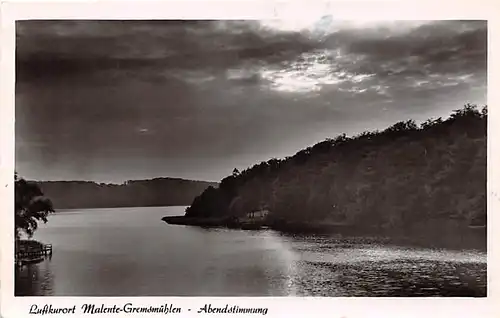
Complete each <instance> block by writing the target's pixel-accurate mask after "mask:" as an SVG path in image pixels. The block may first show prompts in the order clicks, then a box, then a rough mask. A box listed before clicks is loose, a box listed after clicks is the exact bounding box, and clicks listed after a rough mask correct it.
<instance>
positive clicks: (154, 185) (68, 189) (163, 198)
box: [36, 178, 218, 210]
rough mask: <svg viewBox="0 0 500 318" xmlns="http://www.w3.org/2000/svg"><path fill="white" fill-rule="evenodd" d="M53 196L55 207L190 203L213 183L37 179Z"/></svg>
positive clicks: (46, 193) (43, 189) (44, 189)
mask: <svg viewBox="0 0 500 318" xmlns="http://www.w3.org/2000/svg"><path fill="white" fill-rule="evenodd" d="M36 183H38V184H39V185H40V188H41V189H42V191H43V192H44V194H45V195H46V196H47V197H49V198H50V199H51V201H52V202H53V204H54V208H55V209H56V210H57V209H72V208H112V207H134V206H167V205H189V204H190V203H191V202H192V201H193V198H195V197H196V196H197V195H199V194H200V193H202V192H203V190H205V189H206V188H207V187H209V186H213V187H217V186H218V184H217V183H214V182H205V181H193V180H184V179H176V178H156V179H151V180H132V181H127V182H125V183H124V184H104V183H95V182H90V181H43V182H36Z"/></svg>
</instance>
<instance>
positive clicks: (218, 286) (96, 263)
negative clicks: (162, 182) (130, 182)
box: [16, 207, 486, 296]
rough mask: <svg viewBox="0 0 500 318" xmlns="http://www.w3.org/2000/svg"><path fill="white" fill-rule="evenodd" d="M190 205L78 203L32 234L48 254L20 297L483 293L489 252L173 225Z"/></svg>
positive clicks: (28, 273)
mask: <svg viewBox="0 0 500 318" xmlns="http://www.w3.org/2000/svg"><path fill="white" fill-rule="evenodd" d="M183 212H184V207H154V208H120V209H92V210H78V211H77V210H74V211H69V212H61V213H58V214H56V215H52V216H51V217H50V219H49V222H48V223H47V224H45V225H42V226H41V227H40V228H39V230H38V231H37V232H36V234H35V237H34V239H37V240H40V241H43V242H44V243H51V244H53V249H54V253H53V256H52V258H51V259H48V260H45V261H44V262H42V263H39V264H36V265H32V266H30V267H27V268H26V267H25V268H24V269H23V270H21V271H18V272H17V273H16V274H17V278H16V294H17V295H53V296H266V295H269V296H485V295H486V254H485V253H484V252H479V251H474V250H469V251H456V250H433V249H423V248H415V247H412V248H410V247H401V246H396V245H387V244H386V245H380V244H374V243H370V244H368V243H363V242H364V241H360V240H356V239H345V238H344V239H341V238H334V237H328V236H290V235H285V234H280V233H278V232H274V231H241V230H228V229H203V228H197V227H187V226H178V225H177V226H175V225H167V224H166V223H164V222H162V221H161V220H160V219H161V217H163V216H165V215H180V214H183Z"/></svg>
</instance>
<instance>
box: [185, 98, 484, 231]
mask: <svg viewBox="0 0 500 318" xmlns="http://www.w3.org/2000/svg"><path fill="white" fill-rule="evenodd" d="M486 130H487V110H486V107H485V108H483V109H482V110H478V109H477V108H476V106H474V105H466V106H465V107H464V108H463V109H461V110H457V111H455V112H453V113H452V114H451V116H450V117H449V118H447V119H445V120H443V119H441V118H439V119H431V120H428V121H426V122H424V123H422V124H421V125H420V126H418V125H417V124H416V123H415V122H414V121H412V120H409V121H405V122H398V123H396V124H394V125H393V126H391V127H389V128H387V129H385V130H383V131H376V132H364V133H362V134H360V135H357V136H354V137H347V136H346V135H341V136H338V137H336V138H334V139H327V140H325V141H323V142H320V143H318V144H316V145H314V146H312V147H309V148H307V149H304V150H301V151H299V152H298V153H297V154H295V155H293V156H291V157H287V158H285V159H271V160H269V161H267V162H262V163H260V164H257V165H255V166H253V167H251V168H249V169H246V170H244V171H241V172H239V171H237V170H235V171H234V173H233V175H232V176H228V177H227V178H225V179H223V180H222V182H221V184H220V186H219V188H217V189H216V188H211V187H210V188H208V189H207V190H205V191H204V192H203V194H201V195H200V196H198V197H197V198H196V199H195V200H194V201H193V203H192V205H191V207H189V208H188V209H187V210H186V216H187V217H224V216H233V215H241V214H244V213H246V212H248V211H250V210H252V209H258V208H260V207H266V208H268V209H269V211H270V218H271V220H272V221H273V222H276V224H279V222H282V223H283V222H284V223H287V222H294V223H295V224H300V223H303V224H305V223H311V222H316V223H321V222H324V223H331V224H354V225H356V226H358V227H362V228H363V227H365V228H383V229H388V228H399V229H401V228H404V227H405V226H407V225H410V226H412V225H414V224H418V223H422V224H430V223H432V222H434V221H436V222H437V221H438V220H455V221H457V222H460V223H463V224H469V225H470V224H472V225H484V224H485V222H486ZM429 222H430V223H429ZM436 224H437V223H436Z"/></svg>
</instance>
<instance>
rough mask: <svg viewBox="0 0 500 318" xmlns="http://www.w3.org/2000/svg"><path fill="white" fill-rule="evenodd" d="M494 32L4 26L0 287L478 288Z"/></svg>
mask: <svg viewBox="0 0 500 318" xmlns="http://www.w3.org/2000/svg"><path fill="white" fill-rule="evenodd" d="M488 22H489V21H486V20H458V19H455V20H397V19H395V20H362V19H360V20H355V19H352V20H345V19H339V18H337V17H335V16H334V15H329V14H325V15H323V16H319V17H317V18H314V19H298V18H297V19H265V20H240V19H229V20H227V19H213V20H205V19H199V20H191V19H189V20H188V19H164V20H157V19H155V20H147V19H138V20H131V19H123V20H116V19H115V20H99V19H90V20H89V19H85V20H84V19H71V20H68V19H59V20H55V19H51V20H40V19H26V20H18V21H16V22H15V45H16V47H15V167H14V171H13V172H12V175H11V178H12V179H13V180H14V181H13V184H14V191H13V193H14V197H15V200H14V201H15V202H14V204H13V207H14V211H13V212H14V218H13V220H14V223H15V224H14V236H13V237H14V239H13V240H14V241H13V242H12V243H10V244H13V245H14V247H13V248H12V250H13V251H14V254H15V255H14V256H13V259H14V263H15V265H14V273H13V274H14V276H15V277H14V295H15V296H16V297H17V296H19V297H22V296H62V297H65V296H78V297H90V296H98V297H112V296H142V297H150V296H165V297H170V296H193V297H195V296H203V297H218V296H223V297H227V296H230V297H254V296H292V297H293V296H295V297H308V296H315V297H481V298H485V297H487V288H488V279H487V273H488V271H487V270H488V266H487V256H488V255H487V254H488V253H487V190H486V189H487V188H486V186H487V149H488V148H487V127H488V126H487V121H488V105H487V71H488V65H487V64H488V63H487V60H488V59H487V55H488V54H487V52H488V49H487V47H488V40H487V39H488V25H489V23H488ZM10 213H12V212H10ZM10 226H12V225H10Z"/></svg>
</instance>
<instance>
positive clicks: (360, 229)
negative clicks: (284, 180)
mask: <svg viewBox="0 0 500 318" xmlns="http://www.w3.org/2000/svg"><path fill="white" fill-rule="evenodd" d="M162 221H164V222H166V223H167V224H170V225H185V226H197V227H202V228H227V229H236V230H238V229H239V230H254V231H255V230H266V229H268V230H274V231H278V232H281V233H284V234H292V235H332V236H338V237H340V238H361V239H362V240H364V239H367V240H368V241H371V240H373V241H374V242H378V243H382V244H383V243H395V244H402V245H415V246H420V247H426V248H437V249H439V248H446V249H453V250H462V249H463V250H479V251H487V235H486V234H487V231H486V226H483V225H481V226H469V225H465V224H461V223H460V222H456V220H448V219H437V220H430V221H429V222H431V223H432V222H433V221H434V222H435V223H433V224H432V226H429V225H426V224H419V225H417V226H414V227H410V228H405V227H401V228H379V227H376V226H371V227H366V226H360V225H356V224H347V223H340V222H339V223H334V222H290V221H288V222H274V223H272V222H268V223H265V222H261V223H255V224H241V223H240V224H237V223H232V222H231V221H230V219H229V218H227V217H224V218H198V217H186V216H165V217H163V218H162Z"/></svg>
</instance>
